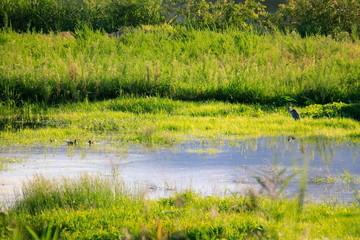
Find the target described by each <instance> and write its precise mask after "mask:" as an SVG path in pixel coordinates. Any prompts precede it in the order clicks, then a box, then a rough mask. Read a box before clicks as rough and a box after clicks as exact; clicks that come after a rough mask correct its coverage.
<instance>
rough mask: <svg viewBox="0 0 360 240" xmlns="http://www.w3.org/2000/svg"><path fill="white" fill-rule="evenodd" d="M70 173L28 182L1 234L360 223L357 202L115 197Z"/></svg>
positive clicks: (168, 235)
mask: <svg viewBox="0 0 360 240" xmlns="http://www.w3.org/2000/svg"><path fill="white" fill-rule="evenodd" d="M68 181H69V180H66V179H65V180H63V181H60V182H56V181H55V182H53V181H48V180H44V179H40V181H39V179H37V180H36V179H35V181H33V182H32V183H30V184H29V185H28V186H27V187H26V188H25V195H24V198H23V199H21V200H19V201H17V204H16V205H15V207H14V208H12V209H10V210H9V211H8V213H7V214H3V215H1V217H2V221H1V222H0V227H1V231H0V236H1V237H2V239H30V237H31V236H32V237H34V236H35V239H36V236H41V239H55V238H56V237H54V236H58V237H59V238H60V239H119V238H121V239H220V238H221V239H259V238H260V239H262V238H269V239H293V238H296V239H299V238H304V236H305V237H306V238H307V239H315V238H316V239H320V238H330V239H355V238H357V237H358V236H359V231H360V229H359V227H360V226H359V224H358V219H359V215H360V209H359V207H358V206H356V205H351V206H344V205H332V204H314V203H307V204H306V205H304V206H303V209H302V211H301V212H298V211H297V208H296V206H297V203H296V199H288V200H287V199H282V198H280V199H277V200H274V199H271V198H267V197H265V196H258V195H254V194H251V195H248V196H236V195H233V196H228V197H222V198H220V197H216V196H211V197H201V196H199V195H197V194H195V193H194V192H191V191H186V192H183V193H178V194H175V195H174V196H172V197H169V198H163V199H158V200H147V199H139V198H133V197H131V196H129V195H126V194H125V195H122V197H118V198H111V197H109V196H108V194H104V191H109V190H110V189H112V187H113V186H112V185H111V184H110V185H109V182H107V181H105V182H104V181H102V180H100V179H97V178H96V179H93V178H86V181H83V180H81V181H73V184H68ZM99 184H100V185H99ZM60 186H65V187H61V188H59V187H60ZM69 193H71V194H70V195H71V198H69V199H68V196H70V195H69ZM63 200H67V202H68V203H67V204H65V205H63V203H64V201H63ZM34 203H36V204H34ZM75 203H76V204H78V205H76V204H75ZM79 203H80V204H79ZM74 204H75V205H74ZM45 237H46V238H45Z"/></svg>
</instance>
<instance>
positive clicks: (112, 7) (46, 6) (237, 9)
mask: <svg viewBox="0 0 360 240" xmlns="http://www.w3.org/2000/svg"><path fill="white" fill-rule="evenodd" d="M281 2H283V1H269V2H267V1H265V4H266V5H271V6H272V7H276V5H277V4H279V3H281ZM359 12H360V3H359V1H357V0H337V1H334V0H310V1H305V0H287V4H286V5H282V8H281V9H280V10H279V11H277V12H276V13H275V14H273V13H269V12H266V7H265V5H264V1H261V0H243V1H236V0H215V1H206V0H167V1H161V0H32V1H28V0H2V1H0V27H4V26H11V27H12V29H14V30H16V31H27V30H36V31H43V32H49V31H75V29H76V28H77V27H79V26H81V25H84V24H86V25H88V26H89V27H91V28H93V29H104V30H105V31H107V32H114V31H117V30H118V29H120V28H123V27H136V26H140V25H141V24H151V25H153V24H163V23H177V24H186V25H187V26H191V27H197V28H204V27H206V28H213V29H225V28H228V27H237V28H249V27H250V26H251V27H255V28H257V29H262V30H268V29H269V26H270V25H271V26H273V27H278V28H280V29H284V30H288V29H295V30H297V31H299V32H300V33H301V34H302V35H305V34H318V33H322V34H338V33H340V32H348V33H351V32H352V33H354V32H356V33H357V34H358V35H359V29H360V14H359ZM270 22H271V24H269V23H270Z"/></svg>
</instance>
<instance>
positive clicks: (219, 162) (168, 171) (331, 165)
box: [0, 137, 360, 202]
mask: <svg viewBox="0 0 360 240" xmlns="http://www.w3.org/2000/svg"><path fill="white" fill-rule="evenodd" d="M359 145H360V144H358V143H350V142H341V143H336V142H334V141H330V140H327V139H324V138H317V139H292V138H289V137H277V138H258V139H250V140H243V141H238V142H232V143H228V142H216V143H214V142H213V143H207V142H202V143H199V142H189V143H185V144H180V145H176V146H173V147H171V148H157V149H147V148H144V147H139V146H132V147H128V148H127V149H126V150H123V151H117V152H114V151H106V150H104V149H106V148H105V147H104V146H105V144H102V143H99V144H97V145H95V146H89V147H82V148H78V147H73V146H72V147H68V146H66V145H65V144H64V145H63V146H62V145H60V146H56V147H55V146H47V147H35V148H31V149H27V150H26V152H25V151H16V150H15V151H14V149H12V150H11V148H10V150H9V149H7V150H5V149H1V152H0V157H17V158H25V159H26V160H25V161H23V162H21V163H15V164H11V165H10V167H9V169H8V170H6V171H2V172H0V197H1V200H2V201H4V200H5V201H9V199H11V198H12V197H14V196H15V195H16V194H19V193H20V189H21V184H22V183H23V182H26V181H29V179H31V178H32V177H33V176H34V175H42V176H44V177H49V178H54V177H55V178H61V177H76V176H80V175H81V174H84V173H87V174H95V175H97V174H100V175H101V176H104V177H110V178H111V177H115V176H120V178H121V179H122V180H123V182H124V183H125V185H126V186H131V187H134V188H136V189H138V190H141V191H143V192H144V194H146V195H147V197H150V198H158V197H164V196H169V195H172V194H173V193H174V192H181V191H183V190H185V189H192V190H194V191H196V192H198V193H201V194H203V195H214V194H216V195H227V194H233V193H241V194H243V193H246V192H247V191H248V190H249V189H255V190H261V189H260V185H259V184H258V183H257V182H256V180H255V179H254V176H259V175H263V174H264V173H266V174H265V175H271V174H274V172H273V171H271V169H274V168H277V169H282V168H286V169H287V170H286V173H285V174H284V176H288V175H290V174H291V173H293V172H294V171H296V170H299V169H304V167H306V166H308V168H307V169H308V170H307V171H303V172H300V173H298V174H297V175H296V176H295V177H294V178H293V180H292V181H291V182H290V184H289V186H288V187H287V188H286V189H285V191H284V194H286V195H288V196H289V197H291V196H294V195H295V194H296V193H297V192H298V191H299V184H298V182H299V179H301V177H302V176H303V174H304V173H307V176H308V177H307V196H308V198H310V199H314V200H316V201H328V200H330V201H345V202H348V201H353V200H354V189H355V188H358V189H359V186H358V185H357V184H356V183H355V184H352V185H350V186H348V185H347V184H346V181H344V175H345V171H346V172H348V173H349V174H350V175H351V176H352V177H354V178H357V179H359V177H360V150H359ZM357 183H358V182H357ZM347 186H348V187H347Z"/></svg>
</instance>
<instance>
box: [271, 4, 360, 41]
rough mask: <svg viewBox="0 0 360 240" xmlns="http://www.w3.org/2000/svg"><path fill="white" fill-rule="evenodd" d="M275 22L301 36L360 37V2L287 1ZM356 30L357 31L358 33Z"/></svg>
mask: <svg viewBox="0 0 360 240" xmlns="http://www.w3.org/2000/svg"><path fill="white" fill-rule="evenodd" d="M273 21H274V23H275V25H277V26H279V27H280V28H282V29H293V30H296V31H298V32H299V33H300V34H301V35H303V36H305V35H309V34H339V33H341V32H348V33H352V34H353V35H358V36H359V34H360V32H358V30H357V32H353V31H354V29H356V28H354V26H357V29H359V27H360V2H359V1H357V0H336V1H335V0H287V4H286V5H282V7H281V9H280V10H279V11H278V12H277V13H276V14H275V16H274V18H273ZM355 31H356V30H355Z"/></svg>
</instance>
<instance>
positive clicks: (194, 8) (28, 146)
mask: <svg viewBox="0 0 360 240" xmlns="http://www.w3.org/2000/svg"><path fill="white" fill-rule="evenodd" d="M330 2H331V3H330ZM165 3H166V4H165ZM314 6H315V7H314ZM314 9H317V11H314ZM359 9H360V7H359V3H358V1H347V0H337V1H328V0H313V1H305V2H304V1H300V0H288V1H287V5H286V6H282V7H281V8H280V9H279V10H278V11H277V12H276V13H273V14H270V13H268V12H266V10H265V7H264V6H263V5H262V3H261V2H258V1H253V0H247V1H244V2H237V1H213V2H212V3H210V2H207V1H193V0H182V1H173V0H171V1H157V0H148V1H138V0H134V1H122V0H103V1H100V0H92V1H72V0H70V1H67V0H66V1H65V0H64V1H63V0H43V1H21V0H16V1H0V27H2V28H1V30H0V167H1V168H2V169H10V168H11V166H22V167H23V168H26V167H28V166H30V164H29V165H28V162H27V160H29V159H32V160H34V159H33V158H34V156H35V158H38V160H39V159H44V162H46V157H43V156H46V155H47V154H49V153H51V154H52V155H53V156H56V154H57V153H58V151H60V152H61V153H62V154H64V155H66V157H64V158H61V159H56V157H54V159H56V160H60V161H64V162H65V160H66V161H67V160H68V158H70V159H71V157H74V156H75V157H77V154H79V155H80V156H81V158H84V159H85V158H86V154H96V153H100V154H99V155H98V156H101V157H102V156H103V155H101V154H102V153H105V154H108V153H111V154H114V156H116V158H121V157H119V156H118V155H120V154H124V155H126V154H128V152H129V149H134V148H136V149H140V150H139V151H142V152H141V153H142V154H146V153H147V152H155V153H156V154H159V155H161V153H158V152H157V151H161V149H167V150H166V151H173V152H176V151H179V150H178V147H179V146H184V145H186V144H189V143H195V145H196V146H202V147H195V148H193V149H187V150H186V154H188V155H186V154H183V156H186V157H188V156H189V155H191V154H192V155H198V156H206V157H207V158H208V159H207V161H203V162H201V163H202V164H203V165H201V164H199V166H200V167H204V166H205V165H206V164H210V162H211V160H209V159H211V158H213V159H216V158H219V156H220V155H221V154H222V151H226V149H225V150H224V148H223V147H224V146H229V147H237V148H236V151H238V152H239V151H240V152H241V151H243V150H244V148H243V145H242V144H243V142H242V141H245V145H246V147H250V148H253V151H255V152H256V151H259V149H261V148H259V146H258V144H257V143H258V141H259V142H261V141H263V140H262V139H270V140H269V141H268V142H266V143H265V146H266V148H268V149H269V148H271V147H273V144H275V145H276V144H280V145H285V146H286V147H285V148H284V149H283V150H279V151H275V150H274V152H273V155H272V156H269V155H264V156H262V157H263V158H266V160H268V161H271V160H273V166H272V167H271V168H270V170H269V169H265V170H264V168H262V167H263V166H262V165H261V164H263V162H261V163H258V164H257V165H256V164H255V167H256V168H257V169H256V170H255V171H254V174H253V176H252V180H253V183H254V184H257V187H254V185H252V186H251V187H250V188H249V189H247V191H242V192H241V191H235V190H234V191H228V192H227V194H224V195H225V196H220V195H211V194H209V195H211V196H206V195H201V194H199V193H197V192H195V191H193V190H191V189H190V188H189V189H190V190H189V189H187V190H185V191H181V192H178V193H176V194H173V195H171V196H170V197H160V198H156V199H152V198H147V197H146V194H145V193H144V191H138V189H137V191H134V189H132V188H131V187H132V186H128V185H126V184H125V181H124V179H123V178H122V176H121V171H120V170H119V169H118V165H119V163H118V165H116V166H115V167H114V165H111V173H110V174H103V175H100V176H101V177H100V176H98V175H97V176H92V175H86V174H85V175H82V176H81V177H79V176H77V177H73V176H69V175H68V176H64V178H63V179H59V178H57V179H49V178H45V177H43V176H35V177H34V178H33V180H31V181H29V182H25V183H24V185H23V186H22V190H21V192H20V193H21V194H20V196H21V197H20V198H18V199H16V200H15V201H13V202H11V204H10V205H6V204H7V203H6V202H3V210H4V211H5V212H2V213H0V228H1V230H0V238H2V239H32V238H33V239H117V238H124V239H263V238H269V239H301V238H303V239H320V238H330V239H340V238H341V239H356V238H358V237H359V236H360V229H359V226H360V225H359V218H360V212H359V207H358V205H359V177H358V174H359V172H358V170H357V169H358V168H357V167H356V166H357V165H356V164H358V161H359V160H358V156H359V155H358V144H359V142H360V124H359V120H360V94H359V93H360V80H359V79H360V61H359V59H360V41H359V39H360V37H359V36H360V35H359V29H360V21H359V18H358V17H359V16H360V15H359V11H360V10H359ZM320 10H321V11H320ZM303 12H306V13H307V14H306V17H305V18H304V14H303ZM40 13H41V14H40ZM39 16H41V17H39ZM24 23H26V24H24ZM118 30H120V32H119V33H122V34H117V33H116V31H118ZM111 32H115V34H110V35H109V34H108V33H111ZM288 107H296V109H297V110H298V111H299V113H300V114H301V120H300V121H294V119H293V118H292V117H291V115H290V114H289V112H288V111H287V109H288ZM279 139H280V140H279ZM279 142H280V143H279ZM203 146H206V147H203ZM246 147H245V148H246ZM340 148H342V149H345V150H344V152H345V154H344V155H342V157H343V156H345V157H346V159H345V162H347V164H349V165H346V167H347V168H349V169H344V164H345V163H344V161H343V162H341V163H342V165H341V164H340V163H339V162H340V161H338V160H337V159H335V160H334V158H333V157H334V155H336V154H335V151H336V150H337V149H340ZM159 149H160V150H159ZM289 149H291V150H293V151H294V152H295V153H297V155H294V156H292V157H290V158H289V159H286V160H284V159H282V158H281V157H284V156H288V155H287V151H288V150H289ZM39 156H42V157H39ZM210 156H211V157H210ZM279 156H281V157H280V159H282V160H284V161H283V162H281V161H279ZM27 158H29V159H27ZM244 158H246V157H244ZM258 158H259V157H257V158H256V159H255V158H251V159H252V160H251V161H252V164H254V163H255V162H257V161H258V160H259V159H258ZM189 159H190V160H191V158H187V159H186V160H189ZM97 160H98V159H97ZM100 160H102V159H100ZM100 160H99V161H97V164H98V165H96V167H98V166H99V165H100V164H103V162H101V161H100ZM170 160H171V159H167V163H169V161H170ZM41 161H42V160H41ZM193 161H199V159H195V160H193ZM183 162H186V161H185V160H184V161H183ZM226 162H227V159H222V163H221V164H224V163H226ZM20 163H21V164H20ZM72 163H74V161H73V162H72ZM143 163H144V164H145V162H143ZM299 163H301V164H302V165H301V166H297V164H299ZM81 164H84V162H81ZM122 164H123V163H122ZM221 164H220V163H219V162H216V164H215V165H216V166H217V168H218V167H219V166H222V165H221ZM232 164H233V163H232ZM311 164H315V165H316V164H320V165H321V166H326V169H327V170H328V168H327V167H329V166H331V165H332V164H333V166H332V167H333V168H339V169H340V168H341V169H342V170H341V172H339V170H338V169H336V172H335V173H334V172H331V171H327V172H326V174H325V173H324V174H323V173H322V174H320V175H316V174H315V175H314V174H313V173H314V172H315V173H316V171H318V169H316V171H313V170H312V168H311ZM164 165H165V164H164ZM170 165H171V164H170ZM230 165H231V164H230ZM260 165H261V166H260ZM264 165H265V164H264ZM290 165H291V166H290ZM56 166H57V167H58V166H59V165H56ZM349 166H350V167H349ZM354 166H355V167H354ZM66 167H68V168H67V173H69V169H70V168H69V166H66ZM102 167H103V166H102ZM316 167H318V165H316ZM231 168H236V167H235V166H233V165H231ZM19 169H20V168H19ZM232 170H233V169H232ZM268 170H269V171H268ZM330 172H331V174H330ZM52 174H53V173H52ZM2 176H5V175H2ZM228 180H229V181H232V182H231V183H232V184H234V185H235V184H238V183H239V182H238V179H228ZM294 183H296V184H295V185H294ZM2 184H3V185H2V186H4V183H2ZM163 184H164V185H166V186H165V187H164V188H166V189H173V187H174V186H176V185H174V184H172V183H171V182H170V181H168V182H167V181H165V182H164V183H163ZM288 184H290V185H291V187H293V189H294V186H296V190H295V191H293V193H294V194H293V195H291V196H289V195H286V194H285V192H284V191H285V189H286V187H287V185H288ZM336 184H338V185H336ZM339 184H340V185H339ZM330 185H331V186H333V185H336V186H337V187H339V186H340V187H341V188H346V189H348V190H349V192H350V193H351V196H352V200H350V201H344V199H341V196H339V198H340V200H339V201H332V200H333V199H332V200H329V199H327V200H328V201H322V202H320V203H314V202H312V201H308V198H306V193H307V192H310V191H312V190H313V189H315V191H316V192H317V191H318V189H319V188H321V187H326V188H327V187H328V186H330ZM156 187H157V186H150V187H149V189H150V188H151V190H154V191H156V190H157V188H156ZM221 188H222V187H221ZM310 188H313V189H310ZM149 189H148V190H149ZM259 189H260V191H258V190H259ZM182 190H184V189H182ZM221 190H224V189H221ZM232 190H233V189H232ZM223 192H225V190H224V191H222V193H223Z"/></svg>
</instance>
